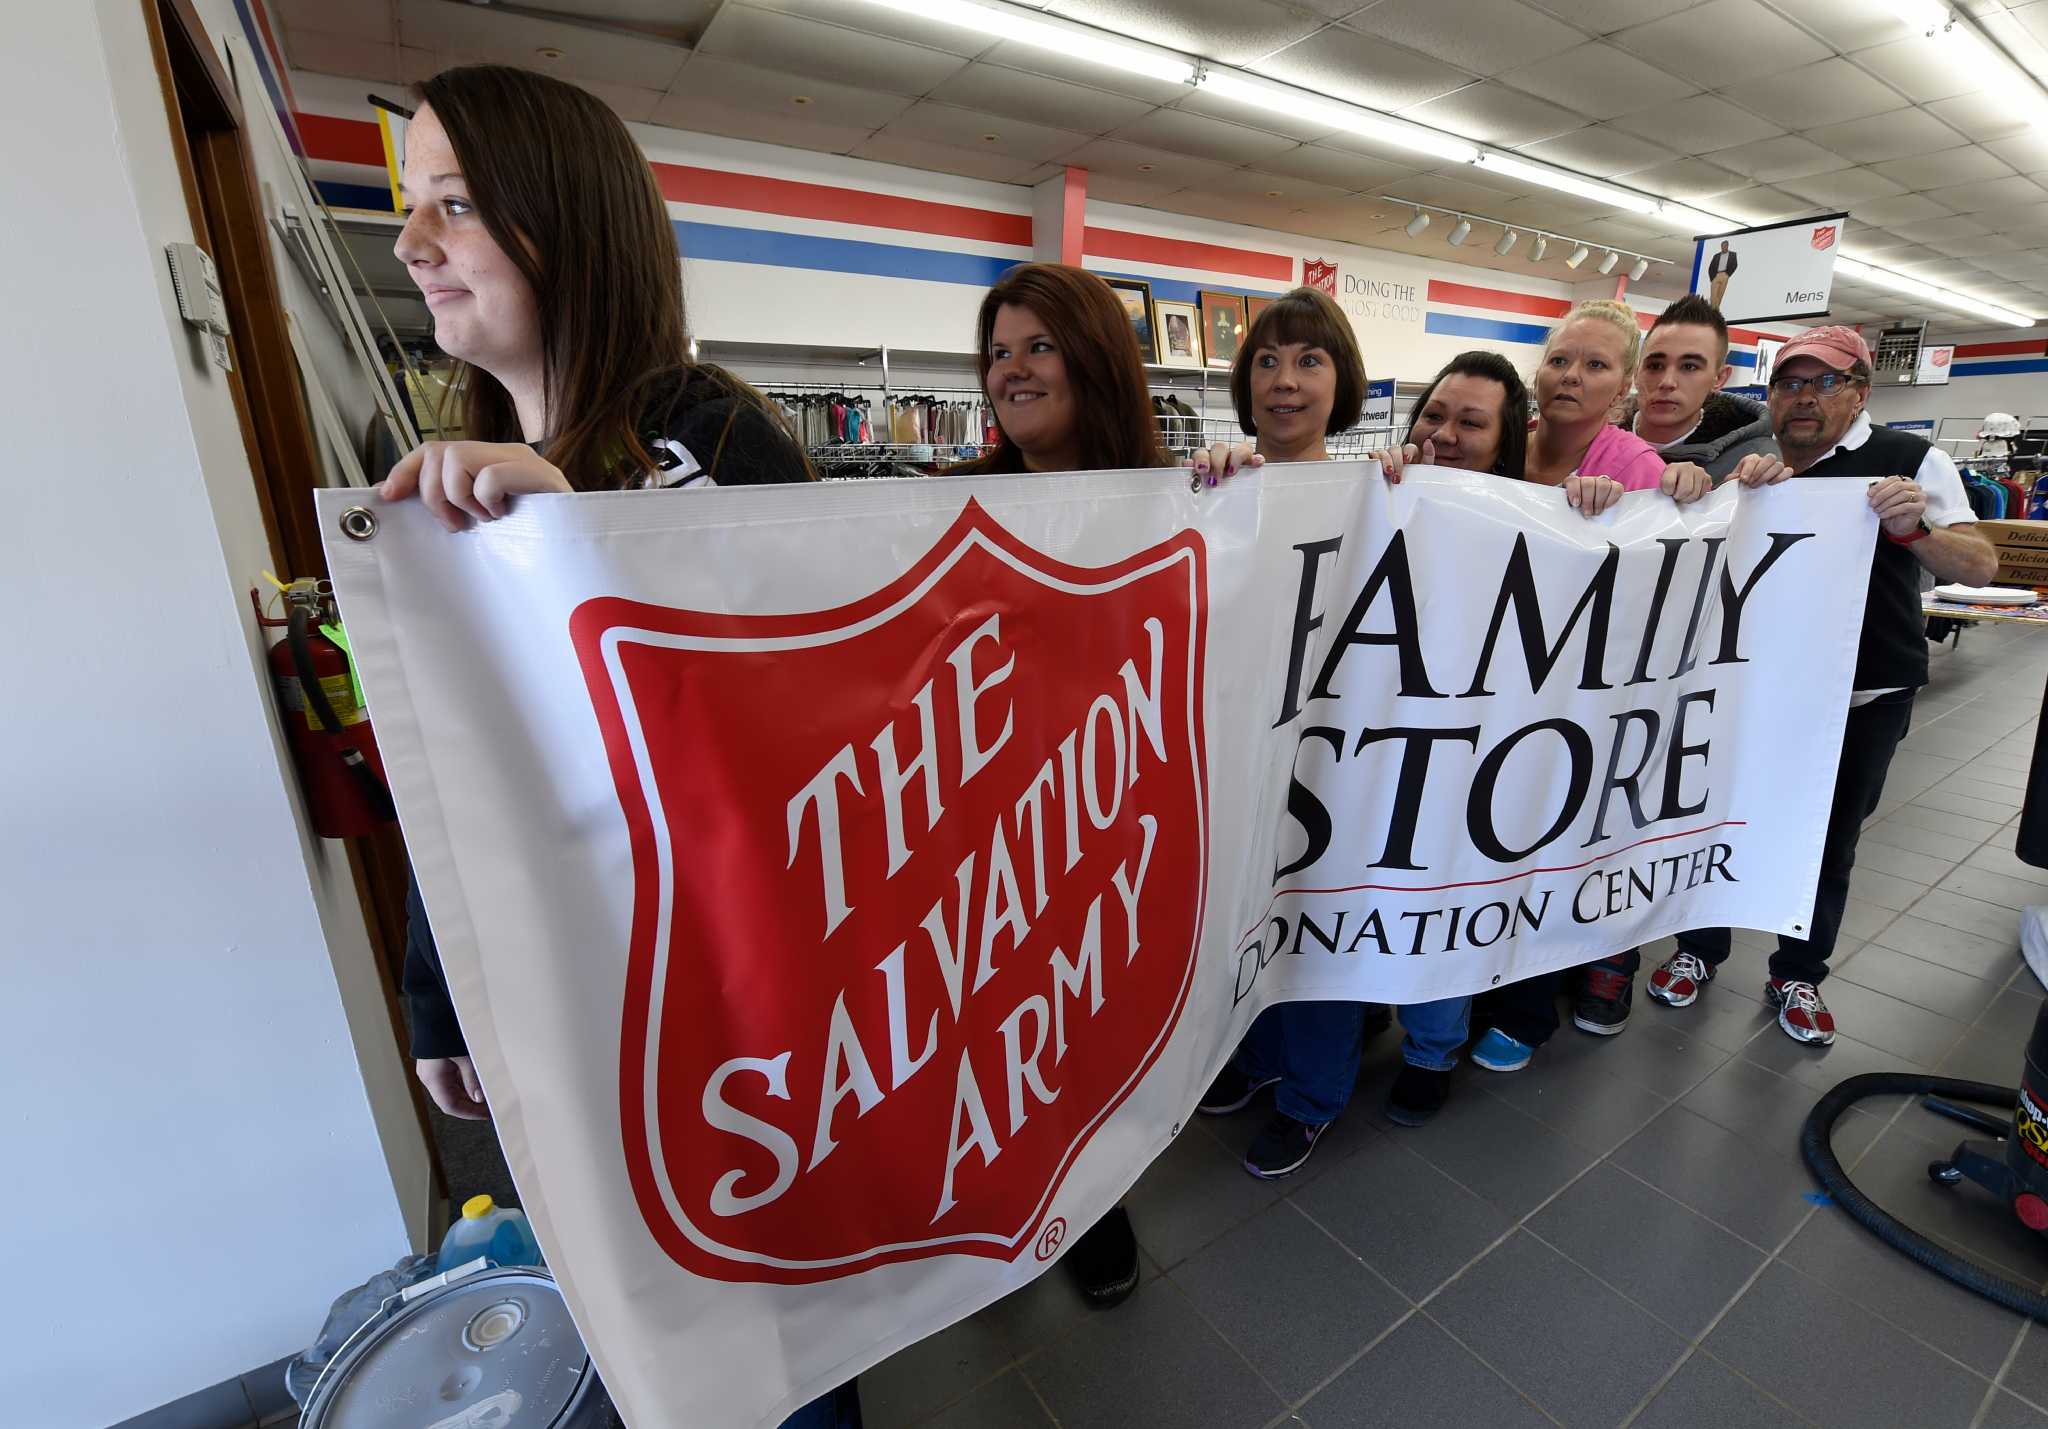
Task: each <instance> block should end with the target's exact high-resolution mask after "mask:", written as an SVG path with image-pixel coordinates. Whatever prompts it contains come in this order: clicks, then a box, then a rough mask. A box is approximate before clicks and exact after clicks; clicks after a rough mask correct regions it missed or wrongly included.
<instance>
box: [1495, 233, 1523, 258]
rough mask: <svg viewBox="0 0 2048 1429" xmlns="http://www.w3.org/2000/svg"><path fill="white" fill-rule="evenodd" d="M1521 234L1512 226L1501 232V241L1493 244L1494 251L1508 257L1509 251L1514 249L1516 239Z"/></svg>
mask: <svg viewBox="0 0 2048 1429" xmlns="http://www.w3.org/2000/svg"><path fill="white" fill-rule="evenodd" d="M1521 236H1522V235H1521V234H1519V233H1517V232H1515V231H1514V229H1512V228H1510V229H1509V230H1508V231H1507V232H1505V233H1503V234H1501V236H1500V241H1499V242H1498V243H1496V244H1494V245H1493V251H1494V252H1496V253H1498V254H1499V255H1500V256H1501V257H1503V258H1505V257H1507V256H1508V254H1509V253H1511V252H1513V251H1514V247H1515V240H1516V239H1518V238H1520V237H1521Z"/></svg>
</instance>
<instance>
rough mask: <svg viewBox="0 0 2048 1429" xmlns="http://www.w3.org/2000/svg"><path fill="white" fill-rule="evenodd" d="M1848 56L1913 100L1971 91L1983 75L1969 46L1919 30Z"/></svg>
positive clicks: (1946, 97) (1950, 96)
mask: <svg viewBox="0 0 2048 1429" xmlns="http://www.w3.org/2000/svg"><path fill="white" fill-rule="evenodd" d="M1850 58H1852V59H1853V60H1855V61H1856V63H1857V64H1859V65H1861V66H1862V67H1863V68H1865V69H1867V70H1869V71H1870V72H1871V73H1872V74H1874V75H1876V76H1877V77H1878V78H1879V79H1882V80H1884V81H1885V82H1886V83H1887V84H1889V85H1891V86H1892V88H1894V89H1896V90H1898V91H1899V92H1901V93H1902V94H1904V95H1905V96H1906V97H1907V98H1908V99H1910V100H1912V101H1913V102H1914V103H1916V104H1925V103H1927V102H1928V101H1929V100H1934V99H1950V98H1953V97H1954V96H1956V95H1958V94H1974V93H1975V92H1976V91H1977V90H1978V89H1980V88H1982V87H1983V84H1984V79H1985V76H1984V73H1983V70H1982V67H1981V63H1980V62H1979V61H1978V60H1977V59H1976V58H1975V57H1974V55H1973V53H1972V52H1971V51H1970V50H1968V49H1966V48H1964V47H1963V46H1961V45H1958V44H1955V43H1953V42H1952V41H1950V40H1944V39H1928V38H1927V37H1926V36H1924V35H1919V34H1915V35H1910V36H1908V37H1907V38H1905V39H1903V40H1896V41H1894V42H1893V43H1891V44H1889V45H1877V46H1875V47H1873V48H1871V49H1867V50H1858V51H1856V53H1855V54H1854V55H1852V56H1850Z"/></svg>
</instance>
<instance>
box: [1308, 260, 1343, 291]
mask: <svg viewBox="0 0 2048 1429" xmlns="http://www.w3.org/2000/svg"><path fill="white" fill-rule="evenodd" d="M1301 281H1302V283H1303V285H1304V286H1306V287H1310V288H1321V289H1322V290H1323V291H1324V292H1326V293H1328V294H1329V295H1330V296H1331V297H1333V298H1334V297H1336V296H1337V265H1336V264H1335V263H1331V262H1329V261H1327V260H1325V259H1322V258H1304V259H1302V261H1301Z"/></svg>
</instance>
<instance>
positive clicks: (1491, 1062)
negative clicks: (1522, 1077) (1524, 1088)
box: [1472, 1027, 1536, 1072]
mask: <svg viewBox="0 0 2048 1429" xmlns="http://www.w3.org/2000/svg"><path fill="white" fill-rule="evenodd" d="M1535 1055H1536V1049H1535V1048H1534V1047H1531V1046H1530V1045H1529V1044H1528V1043H1526V1042H1517V1041H1516V1040H1515V1039H1514V1038H1512V1037H1510V1036H1508V1034H1507V1033H1505V1032H1503V1031H1501V1030H1500V1029H1499V1028H1498V1027H1489V1028H1487V1029H1486V1035H1485V1036H1484V1037H1482V1038H1480V1039H1479V1040H1478V1042H1476V1043H1474V1044H1473V1047H1472V1064H1473V1065H1474V1066H1477V1067H1484V1068H1486V1070H1487V1071H1489V1072H1519V1071H1521V1070H1522V1068H1524V1067H1526V1066H1528V1065H1529V1059H1530V1058H1531V1057H1533V1056H1535Z"/></svg>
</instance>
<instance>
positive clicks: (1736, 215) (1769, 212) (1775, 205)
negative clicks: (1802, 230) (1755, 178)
mask: <svg viewBox="0 0 2048 1429" xmlns="http://www.w3.org/2000/svg"><path fill="white" fill-rule="evenodd" d="M1714 210H1715V211H1716V212H1717V213H1724V214H1726V215H1727V216H1728V217H1730V218H1732V219H1735V220H1737V221H1738V222H1741V223H1744V224H1749V225H1752V226H1753V225H1756V224H1760V223H1776V222H1778V221H1779V220H1781V219H1788V218H1799V217H1802V216H1804V215H1806V214H1809V213H1812V212H1813V205H1812V204H1810V203H1808V202H1807V201H1806V200H1805V199H1803V198H1798V197H1796V196H1794V195H1792V194H1788V193H1785V192H1783V191H1782V190H1779V189H1774V188H1771V187H1769V186H1768V185H1765V184H1759V185H1757V186H1756V187H1755V188H1750V189H1737V190H1736V191H1735V192H1734V193H1728V194H1722V195H1720V196H1719V197H1718V198H1716V199H1715V200H1714Z"/></svg>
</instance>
